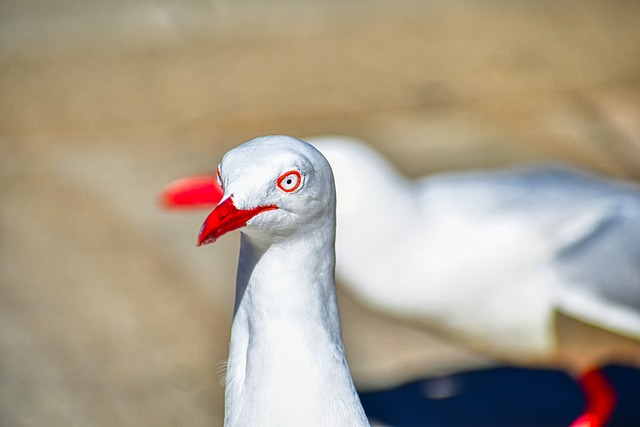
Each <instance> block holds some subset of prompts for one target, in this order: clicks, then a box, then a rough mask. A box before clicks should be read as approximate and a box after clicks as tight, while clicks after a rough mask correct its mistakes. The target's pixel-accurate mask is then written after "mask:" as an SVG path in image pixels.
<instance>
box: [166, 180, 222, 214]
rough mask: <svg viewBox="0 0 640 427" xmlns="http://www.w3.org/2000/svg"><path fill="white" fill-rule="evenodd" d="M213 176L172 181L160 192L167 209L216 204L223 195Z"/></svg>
mask: <svg viewBox="0 0 640 427" xmlns="http://www.w3.org/2000/svg"><path fill="white" fill-rule="evenodd" d="M223 193H224V192H223V191H222V188H220V185H218V181H217V180H216V177H215V176H210V175H199V176H190V177H186V178H182V179H178V180H176V181H173V182H172V183H170V184H169V185H167V186H166V187H165V188H164V189H163V190H162V192H161V193H160V202H161V203H162V205H163V206H164V207H165V208H167V209H185V208H186V209H189V208H202V207H210V206H215V205H217V204H218V203H219V202H220V200H221V199H222V196H223Z"/></svg>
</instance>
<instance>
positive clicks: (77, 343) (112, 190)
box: [0, 0, 640, 427]
mask: <svg viewBox="0 0 640 427" xmlns="http://www.w3.org/2000/svg"><path fill="white" fill-rule="evenodd" d="M0 94H1V95H0V196H1V200H0V408H2V409H0V425H3V426H43V425H46V426H52V427H56V426H68V425H83V426H112V425H117V426H128V425H131V426H134V425H135V426H141V425H153V426H165V425H166V426H174V425H191V426H205V425H218V424H219V423H220V421H221V417H222V412H223V401H222V395H223V391H222V387H220V386H219V385H218V376H219V374H218V371H219V368H218V366H219V363H220V361H221V360H223V359H224V358H225V357H226V351H227V343H228V334H229V327H230V321H231V307H232V296H233V280H234V279H233V278H234V274H235V260H236V256H237V247H238V245H237V238H235V237H233V236H230V237H227V238H225V239H222V240H221V241H220V242H218V243H217V244H216V245H213V246H211V247H206V248H200V249H196V248H195V245H194V241H195V234H196V232H197V230H198V227H199V225H200V221H201V220H202V218H203V216H204V213H203V212H194V213H190V214H185V215H175V214H168V213H165V212H162V211H161V210H160V209H158V206H157V204H156V195H157V192H158V191H159V189H160V188H161V187H162V186H163V185H164V184H166V183H167V182H169V181H170V180H172V179H174V178H176V177H179V176H182V175H186V174H193V173H201V172H211V171H213V170H214V168H215V165H216V164H217V162H218V160H219V158H220V157H221V155H222V154H223V153H224V152H225V151H227V150H228V149H230V148H231V147H233V146H235V145H237V144H239V143H241V142H243V141H245V140H247V139H250V138H252V137H254V136H258V135H264V134H271V133H286V134H291V135H294V136H298V137H303V136H308V135H316V134H323V133H342V134H348V135H352V136H357V137H361V138H364V139H365V140H367V141H370V142H371V143H372V145H374V146H375V147H376V148H377V149H379V150H380V151H382V152H383V153H385V154H386V155H388V156H389V157H390V158H391V159H392V160H393V161H394V162H396V164H397V165H398V166H399V167H400V168H401V169H402V170H403V171H404V172H406V173H407V174H409V175H412V176H417V175H422V174H425V173H428V172H430V171H439V170H450V169H462V168H467V167H475V166H489V167H490V166H497V165H503V164H510V163H514V162H522V161H535V160H558V161H566V162H571V163H573V164H577V165H580V166H584V167H588V168H591V169H594V170H597V171H601V172H604V173H608V174H612V175H615V176H621V177H627V178H634V179H637V178H640V4H638V3H637V2H633V1H622V0H614V1H605V0H602V1H595V0H583V1H577V0H574V1H563V2H556V1H548V0H543V1H507V0H503V1H499V0H493V1H489V2H473V1H471V0H465V1H463V0H454V1H449V2H440V1H435V0H431V1H417V0H413V1H411V0H402V1H373V2H371V1H369V2H365V1H363V0H353V1H350V2H338V1H329V2H319V1H313V2H310V1H307V2H292V1H285V0H278V1H275V2H269V3H260V2H256V1H252V0H246V1H242V2H236V1H231V0H226V1H217V2H205V1H200V0H189V1H177V0H173V1H169V0H167V1H152V0H144V1H138V2H135V3H134V2H126V1H123V0H118V1H112V2H99V1H96V0H90V1H83V2H80V1H77V0H76V1H72V0H64V1H56V2H46V1H42V0H40V1H38V0H27V1H23V0H5V1H3V2H2V3H1V4H0ZM340 303H341V307H342V317H343V327H344V335H345V341H346V345H347V348H348V354H349V358H350V362H351V365H352V370H353V373H354V376H355V378H356V381H357V382H358V384H359V385H360V386H361V387H364V388H367V387H374V386H375V385H377V384H381V383H385V382H389V381H392V379H390V378H389V376H388V374H389V373H390V372H401V374H400V376H399V377H398V378H400V379H402V378H408V377H410V376H411V374H412V373H415V372H420V373H425V374H426V373H429V372H441V371H443V370H447V369H453V368H456V367H458V366H471V365H475V364H482V363H484V361H483V360H482V359H478V358H477V357H476V356H474V355H472V354H471V353H469V352H467V351H466V350H464V349H462V348H460V347H458V346H457V345H455V344H452V343H449V342H447V341H446V340H444V339H443V338H441V337H437V336H434V335H430V334H429V333H427V332H425V331H421V330H418V329H416V328H414V327H413V326H411V325H406V324H402V323H399V322H397V321H394V320H391V319H385V318H382V317H380V316H378V315H377V314H375V313H372V312H370V311H368V310H367V309H365V308H363V307H360V306H359V305H357V304H355V303H354V302H353V301H351V300H350V299H349V297H348V296H347V295H345V294H340ZM398 378H396V380H398Z"/></svg>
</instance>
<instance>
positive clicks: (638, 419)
mask: <svg viewBox="0 0 640 427" xmlns="http://www.w3.org/2000/svg"><path fill="white" fill-rule="evenodd" d="M604 372H605V375H606V376H607V377H608V378H609V380H610V381H611V383H612V384H613V386H614V388H615V389H616V392H617V394H618V403H617V405H616V409H615V410H614V413H613V416H612V419H611V422H610V423H609V424H608V426H607V427H639V426H640V370H638V369H634V368H627V367H622V366H608V367H606V368H604ZM360 398H361V399H362V404H363V406H364V409H365V411H366V413H367V415H369V417H370V418H371V419H373V420H376V421H379V422H381V423H383V424H387V425H390V426H395V427H418V426H419V427H567V426H568V425H569V424H570V423H571V422H572V421H573V420H574V419H575V418H576V417H577V416H578V415H579V414H580V413H581V412H582V410H583V409H584V406H585V401H584V395H583V394H582V391H581V390H580V387H579V386H578V384H577V382H576V381H575V380H574V379H573V378H572V377H571V376H569V375H568V374H566V373H564V372H562V371H557V370H548V369H524V368H515V367H496V368H489V369H483V370H477V371H470V372H465V373H460V374H455V375H450V376H447V377H440V378H431V379H426V380H422V381H415V382H411V383H408V384H405V385H402V386H399V387H396V388H393V389H389V390H379V391H372V392H367V393H361V394H360Z"/></svg>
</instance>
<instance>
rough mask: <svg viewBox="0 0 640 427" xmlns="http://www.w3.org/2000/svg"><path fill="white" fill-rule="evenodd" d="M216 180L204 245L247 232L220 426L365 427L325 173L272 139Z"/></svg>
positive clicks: (303, 153) (246, 149)
mask: <svg viewBox="0 0 640 427" xmlns="http://www.w3.org/2000/svg"><path fill="white" fill-rule="evenodd" d="M218 179H219V184H220V187H221V188H222V189H223V192H222V198H221V200H220V203H219V205H218V206H217V207H216V208H215V209H214V210H213V212H211V214H210V215H209V216H208V217H207V219H206V220H205V222H204V224H203V226H202V229H201V231H200V234H199V236H198V245H202V244H207V243H210V242H213V241H215V240H216V239H217V238H218V237H220V236H222V235H223V234H225V233H228V232H230V231H232V230H236V229H240V230H241V235H240V239H241V240H240V241H241V244H240V258H239V262H238V273H237V278H236V302H235V308H234V317H233V326H232V331H231V343H230V349H229V360H228V365H227V376H226V391H225V422H224V425H225V426H345V427H347V426H349V427H351V426H368V425H369V422H368V421H367V418H366V416H365V413H364V410H363V408H362V405H361V403H360V400H359V398H358V395H357V393H356V390H355V387H354V385H353V381H352V379H351V374H350V372H349V367H348V366H347V360H346V358H345V352H344V347H343V344H342V336H341V329H340V316H339V313H338V305H337V302H336V290H335V281H334V264H335V252H334V239H335V220H336V219H335V203H336V202H335V189H334V181H333V175H332V172H331V168H330V166H329V164H328V163H327V161H326V160H325V158H324V157H323V156H322V154H320V152H319V151H318V150H316V149H315V148H314V147H313V146H311V145H309V144H307V143H306V142H303V141H300V140H297V139H294V138H292V137H287V136H266V137H261V138H256V139H253V140H251V141H249V142H246V143H244V144H242V145H240V146H238V147H236V148H235V149H233V150H231V151H229V152H228V153H227V154H226V155H225V156H224V157H223V159H222V162H221V163H220V166H219V167H218ZM183 184H185V183H184V182H183ZM196 187H197V186H196ZM187 188H188V189H189V191H191V190H193V187H189V186H187ZM196 193H197V190H196ZM196 193H192V194H196Z"/></svg>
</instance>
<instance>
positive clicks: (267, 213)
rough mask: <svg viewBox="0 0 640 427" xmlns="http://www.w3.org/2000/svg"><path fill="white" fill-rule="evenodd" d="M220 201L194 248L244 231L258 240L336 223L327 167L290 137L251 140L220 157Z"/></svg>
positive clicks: (316, 154) (307, 147) (308, 147)
mask: <svg viewBox="0 0 640 427" xmlns="http://www.w3.org/2000/svg"><path fill="white" fill-rule="evenodd" d="M217 178H218V184H219V185H220V187H221V188H222V191H223V196H222V199H221V201H220V203H219V204H218V206H217V207H216V208H215V209H214V210H213V211H212V212H211V213H210V214H209V216H208V217H207V218H206V219H205V221H204V223H203V225H202V228H201V229H200V233H199V235H198V246H200V245H205V244H208V243H212V242H214V241H215V240H216V239H217V238H218V237H220V236H222V235H224V234H226V233H228V232H230V231H233V230H237V229H240V228H242V231H243V233H245V234H247V235H249V236H252V237H256V238H261V239H267V240H274V239H279V238H286V237H287V236H290V235H292V234H295V233H300V232H303V233H304V232H305V230H307V229H308V227H309V225H310V224H317V223H318V221H319V220H320V219H322V220H324V221H335V213H334V211H335V190H334V184H333V175H332V172H331V167H330V166H329V163H328V162H327V161H326V159H325V158H324V156H323V155H322V154H320V152H319V151H318V150H317V149H315V148H314V147H313V146H312V145H310V144H308V143H306V142H304V141H301V140H299V139H295V138H292V137H289V136H280V135H277V136H264V137H259V138H256V139H252V140H251V141H248V142H246V143H244V144H242V145H240V146H238V147H236V148H234V149H233V150H231V151H229V152H228V153H227V154H225V155H224V157H223V158H222V162H221V163H220V165H219V166H218V170H217Z"/></svg>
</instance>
